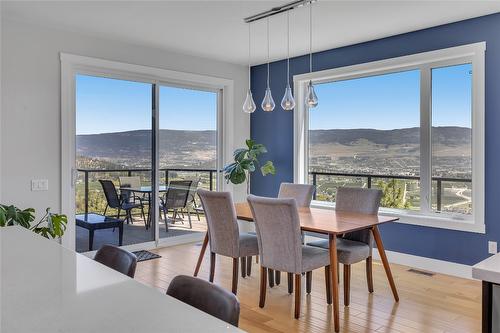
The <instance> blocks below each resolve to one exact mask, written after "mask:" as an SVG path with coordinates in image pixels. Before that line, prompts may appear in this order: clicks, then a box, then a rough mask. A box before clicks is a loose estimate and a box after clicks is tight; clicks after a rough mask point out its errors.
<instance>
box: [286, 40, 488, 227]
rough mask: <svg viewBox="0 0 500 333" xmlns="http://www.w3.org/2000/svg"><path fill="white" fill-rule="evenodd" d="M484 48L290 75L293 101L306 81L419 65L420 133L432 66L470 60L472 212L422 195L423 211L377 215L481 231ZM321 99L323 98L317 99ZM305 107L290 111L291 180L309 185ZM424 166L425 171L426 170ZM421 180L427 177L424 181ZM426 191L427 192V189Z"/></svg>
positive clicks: (424, 139) (424, 143)
mask: <svg viewBox="0 0 500 333" xmlns="http://www.w3.org/2000/svg"><path fill="white" fill-rule="evenodd" d="M485 52H486V42H479V43H474V44H468V45H462V46H456V47H451V48H446V49H441V50H436V51H429V52H423V53H417V54H412V55H408V56H402V57H397V58H390V59H384V60H380V61H374V62H368V63H363V64H358V65H352V66H346V67H340V68H334V69H328V70H323V71H318V72H312V73H305V74H300V75H294V77H293V80H294V93H295V98H296V100H297V101H303V100H304V98H305V92H306V88H307V84H308V82H309V81H312V82H313V83H314V84H318V83H324V82H333V81H342V80H348V79H353V78H360V77H366V76H373V75H381V74H387V73H393V72H400V71H405V70H412V69H419V70H421V71H420V73H421V77H420V82H421V83H420V85H421V89H420V94H421V95H420V98H421V103H420V117H421V123H420V126H421V127H422V128H424V131H430V128H431V124H430V119H431V116H430V112H431V110H430V108H431V105H430V103H429V102H430V94H431V84H430V83H431V77H430V70H431V68H435V67H442V66H449V65H453V64H461V63H465V62H469V63H472V129H473V130H472V170H473V172H472V197H473V201H472V211H473V213H472V216H470V218H466V216H465V215H461V214H447V213H433V212H430V211H429V209H428V208H427V207H430V205H429V202H428V201H429V200H430V198H421V211H420V212H411V211H408V210H398V209H389V208H381V210H380V211H381V213H383V214H386V215H392V216H397V217H399V218H400V220H399V222H400V223H406V224H414V225H420V226H427V227H434V228H442V229H451V230H460V231H469V232H476V233H485V222H484V174H485V171H484V166H485V164H484V142H485V140H484V104H485V102H484V101H485V99H484V93H485ZM320 103H321V101H320ZM308 127H309V119H308V109H307V107H306V106H305V104H304V103H301V102H299V103H297V106H296V108H295V112H294V181H295V182H297V183H307V181H308V170H309V165H308V163H309V152H308V147H309V142H308V141H309V138H308ZM430 141H431V140H430V135H428V136H424V135H421V147H420V154H421V156H423V155H424V154H425V155H426V156H428V157H427V159H422V158H421V166H420V174H421V181H420V186H421V187H422V186H423V187H426V188H427V189H430V186H431V179H430V177H429V175H430V167H431V166H430V161H431V158H430V157H431V142H430ZM426 168H427V169H426ZM424 178H425V179H424ZM427 193H430V191H429V190H427ZM313 206H316V207H322V208H334V207H335V204H334V203H327V202H320V201H314V202H313Z"/></svg>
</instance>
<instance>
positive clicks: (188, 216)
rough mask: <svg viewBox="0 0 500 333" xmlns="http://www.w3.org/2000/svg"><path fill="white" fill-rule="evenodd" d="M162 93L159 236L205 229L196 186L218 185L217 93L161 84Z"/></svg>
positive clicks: (176, 234) (163, 236)
mask: <svg viewBox="0 0 500 333" xmlns="http://www.w3.org/2000/svg"><path fill="white" fill-rule="evenodd" d="M159 94H160V96H159V133H158V136H159V142H158V151H159V155H158V156H159V166H160V181H161V185H162V187H160V190H161V191H160V192H161V193H160V198H161V200H160V206H161V207H160V208H161V210H160V220H159V222H160V228H159V236H160V238H166V237H175V236H178V235H184V234H192V233H202V232H203V233H204V232H205V231H206V221H205V218H204V216H203V213H202V210H201V203H200V202H199V199H198V198H197V196H196V190H197V189H198V188H205V189H210V190H215V189H216V184H217V181H216V178H217V171H216V170H217V114H218V105H217V104H218V95H219V93H218V92H217V91H209V90H200V89H194V88H184V87H175V86H167V85H161V86H160V87H159ZM163 186H164V187H163Z"/></svg>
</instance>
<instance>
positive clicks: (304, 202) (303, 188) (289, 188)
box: [278, 183, 315, 207]
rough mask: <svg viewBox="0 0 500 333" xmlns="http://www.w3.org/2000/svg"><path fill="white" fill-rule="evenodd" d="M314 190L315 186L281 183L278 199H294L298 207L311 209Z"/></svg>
mask: <svg viewBox="0 0 500 333" xmlns="http://www.w3.org/2000/svg"><path fill="white" fill-rule="evenodd" d="M314 190H315V188H314V185H309V184H293V183H281V185H280V191H279V193H278V198H294V199H295V201H297V206H298V207H309V206H310V205H311V200H312V197H313V194H314Z"/></svg>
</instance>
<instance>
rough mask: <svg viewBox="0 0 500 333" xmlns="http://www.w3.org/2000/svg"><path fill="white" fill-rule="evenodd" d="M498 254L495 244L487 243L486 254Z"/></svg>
mask: <svg viewBox="0 0 500 333" xmlns="http://www.w3.org/2000/svg"><path fill="white" fill-rule="evenodd" d="M497 252H498V248H497V242H491V241H489V242H488V253H489V254H496V253H497Z"/></svg>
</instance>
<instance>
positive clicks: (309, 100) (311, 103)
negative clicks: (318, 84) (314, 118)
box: [306, 81, 318, 108]
mask: <svg viewBox="0 0 500 333" xmlns="http://www.w3.org/2000/svg"><path fill="white" fill-rule="evenodd" d="M317 105H318V96H316V92H315V91H314V86H313V84H312V81H309V84H308V85H307V94H306V106H307V107H309V108H315V107H316V106H317Z"/></svg>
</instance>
